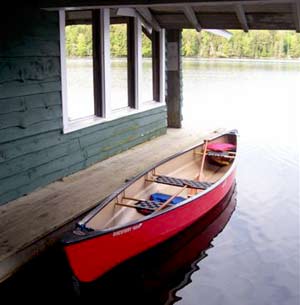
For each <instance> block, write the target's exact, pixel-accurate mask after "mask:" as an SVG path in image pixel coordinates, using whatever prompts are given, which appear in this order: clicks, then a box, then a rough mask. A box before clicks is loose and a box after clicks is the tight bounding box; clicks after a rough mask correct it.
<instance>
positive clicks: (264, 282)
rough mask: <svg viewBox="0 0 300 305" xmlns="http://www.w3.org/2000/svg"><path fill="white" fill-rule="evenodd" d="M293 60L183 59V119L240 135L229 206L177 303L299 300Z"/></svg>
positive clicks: (299, 76)
mask: <svg viewBox="0 0 300 305" xmlns="http://www.w3.org/2000/svg"><path fill="white" fill-rule="evenodd" d="M299 81H300V64H299V63H266V62H259V63H252V62H230V63H226V62H216V61H203V62H194V61H189V62H185V63H184V98H185V100H184V102H185V104H184V107H183V113H184V118H185V120H184V124H185V126H187V127H190V128H193V129H195V128H197V126H199V128H200V129H201V128H208V129H210V128H212V129H213V128H218V127H234V128H238V130H239V132H240V159H239V164H238V174H237V190H238V191H237V208H236V210H235V213H234V214H233V216H232V218H231V220H230V222H229V223H228V225H227V226H226V228H225V229H224V231H223V232H222V234H220V235H219V236H218V237H217V238H215V239H214V240H213V242H212V244H213V245H214V247H213V248H211V249H209V250H208V251H207V252H206V253H207V255H208V256H207V257H206V259H205V260H203V261H201V262H200V263H199V268H200V269H199V271H197V272H195V273H194V274H193V275H192V277H191V283H190V284H189V285H186V286H185V287H183V288H182V289H180V290H179V291H177V293H176V295H177V296H178V297H180V298H181V300H180V301H179V302H178V304H190V305H192V304H205V305H208V304H222V305H224V304H249V305H250V304H251V305H252V304H278V305H283V304H286V305H288V304H289V305H296V304H300V300H299V291H300V282H299V278H300V264H299V260H300V224H299V130H300V129H299V124H298V121H299V119H298V114H299V102H300V101H299V89H297V88H299V85H297V84H298V83H299Z"/></svg>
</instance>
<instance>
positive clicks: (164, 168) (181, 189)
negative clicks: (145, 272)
mask: <svg viewBox="0 0 300 305" xmlns="http://www.w3.org/2000/svg"><path fill="white" fill-rule="evenodd" d="M215 144H218V145H215ZM215 147H218V149H217V150H216V149H214V148H215ZM222 147H223V148H222ZM236 148H237V133H236V131H231V132H228V133H225V134H222V135H217V136H216V137H214V138H211V139H209V140H206V141H204V142H203V143H201V144H199V145H196V146H194V147H192V148H190V149H188V150H185V151H184V152H180V153H177V154H176V155H174V156H172V157H169V158H167V159H166V160H163V161H161V162H160V163H158V164H156V165H155V166H153V167H151V168H150V169H148V170H146V171H144V172H143V173H141V174H139V175H138V176H136V177H135V178H133V179H131V180H130V181H129V182H127V183H126V184H125V185H124V186H123V187H122V188H120V189H118V190H117V191H116V192H114V193H113V194H111V195H110V196H109V197H108V198H106V199H105V200H103V201H102V202H100V203H99V205H98V206H97V207H96V208H95V209H94V210H93V211H91V212H90V213H89V214H88V215H87V216H85V217H84V218H83V219H82V220H81V221H80V222H79V223H78V224H77V227H76V229H75V230H74V231H73V232H70V233H69V234H67V235H66V236H65V238H64V239H63V243H64V250H65V253H66V256H67V259H68V261H69V264H70V266H71V269H72V271H73V273H74V275H75V276H76V278H77V279H78V280H79V281H81V282H90V281H93V280H95V279H97V278H99V277H100V276H102V275H103V274H104V273H106V272H108V271H109V270H111V269H112V268H113V267H115V266H117V265H118V264H120V263H121V262H123V261H125V260H127V259H129V258H131V257H133V256H135V255H137V254H139V253H141V252H143V251H145V250H147V249H149V248H151V247H153V246H155V245H157V244H159V243H161V242H163V241H165V240H167V239H168V238H170V237H171V236H174V235H175V234H176V233H178V232H180V231H182V230H183V229H184V228H186V227H188V226H189V225H191V224H192V223H193V222H195V221H196V220H198V219H199V218H200V217H202V216H203V215H205V214H206V213H207V212H208V211H210V210H211V209H212V208H213V207H214V206H216V205H217V204H218V202H220V201H221V200H222V199H223V198H224V196H225V195H226V194H227V193H228V192H229V190H230V188H231V187H232V185H233V183H234V180H235V169H236Z"/></svg>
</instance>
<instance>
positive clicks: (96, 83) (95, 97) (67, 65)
mask: <svg viewBox="0 0 300 305" xmlns="http://www.w3.org/2000/svg"><path fill="white" fill-rule="evenodd" d="M129 10H130V9H129ZM143 32H144V33H143ZM60 34H61V44H60V45H61V73H62V100H63V126H64V132H71V131H73V130H77V129H80V128H84V127H87V126H90V125H94V124H99V123H102V122H105V121H108V120H113V119H116V118H118V117H121V116H126V115H128V114H129V113H134V112H139V111H144V110H147V109H149V108H152V107H156V106H159V103H156V102H162V101H163V98H164V94H162V93H164V64H163V62H162V61H163V60H164V48H163V45H164V43H163V40H164V31H161V32H155V31H152V33H150V32H149V31H148V30H147V32H146V34H145V30H142V21H141V20H140V18H139V17H138V16H137V15H134V13H133V14H130V16H118V14H116V10H110V9H95V10H89V11H68V12H65V11H64V10H61V11H60ZM142 48H143V49H144V61H145V62H142V60H143V56H142ZM145 50H146V51H145ZM116 55H118V58H116ZM120 56H121V58H120ZM144 102H147V103H144Z"/></svg>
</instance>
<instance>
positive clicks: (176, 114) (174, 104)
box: [166, 30, 182, 128]
mask: <svg viewBox="0 0 300 305" xmlns="http://www.w3.org/2000/svg"><path fill="white" fill-rule="evenodd" d="M166 41H167V73H166V77H167V97H166V103H167V112H168V127H173V128H181V120H182V110H181V106H182V66H181V30H167V31H166Z"/></svg>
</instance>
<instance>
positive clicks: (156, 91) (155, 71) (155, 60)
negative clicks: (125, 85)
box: [151, 31, 161, 102]
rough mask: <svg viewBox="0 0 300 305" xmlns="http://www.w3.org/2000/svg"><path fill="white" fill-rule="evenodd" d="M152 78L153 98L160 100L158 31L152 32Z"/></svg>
mask: <svg viewBox="0 0 300 305" xmlns="http://www.w3.org/2000/svg"><path fill="white" fill-rule="evenodd" d="M151 40H152V80H153V100H154V101H157V102H159V101H160V76H161V75H160V60H161V59H160V33H159V32H156V31H153V32H152V39H151Z"/></svg>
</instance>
